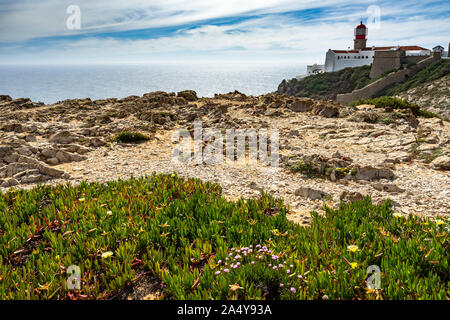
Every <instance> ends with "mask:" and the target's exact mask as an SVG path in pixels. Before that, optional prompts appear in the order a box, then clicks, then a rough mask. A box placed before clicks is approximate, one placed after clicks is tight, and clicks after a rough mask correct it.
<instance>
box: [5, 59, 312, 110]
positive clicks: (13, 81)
mask: <svg viewBox="0 0 450 320" xmlns="http://www.w3.org/2000/svg"><path fill="white" fill-rule="evenodd" d="M305 71H306V66H304V65H300V64H299V65H295V64H279V63H278V64H275V63H273V64H269V63H263V64H257V63H206V64H200V63H195V64H140V65H137V64H134V65H132V64H129V65H23V66H19V65H0V95H1V94H6V95H9V96H11V97H12V98H14V99H15V98H31V99H32V100H33V101H36V102H38V101H41V102H44V103H46V104H51V103H55V102H57V101H62V100H65V99H75V98H91V99H93V100H94V99H104V98H124V97H127V96H130V95H138V96H140V95H142V94H144V93H147V92H152V91H159V90H161V91H167V92H178V91H182V90H195V91H196V92H197V95H198V96H199V97H212V96H214V94H215V93H228V92H231V91H234V90H238V91H240V92H242V93H245V94H247V95H260V94H264V93H269V92H273V91H276V90H277V87H278V84H279V83H280V82H281V81H282V80H283V79H291V78H294V77H296V76H298V75H302V74H304V73H305Z"/></svg>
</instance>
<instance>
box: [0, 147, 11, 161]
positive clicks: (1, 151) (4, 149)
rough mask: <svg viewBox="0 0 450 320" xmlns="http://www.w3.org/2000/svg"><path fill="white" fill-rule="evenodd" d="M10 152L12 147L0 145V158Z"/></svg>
mask: <svg viewBox="0 0 450 320" xmlns="http://www.w3.org/2000/svg"><path fill="white" fill-rule="evenodd" d="M11 153H12V148H11V147H10V146H7V145H0V159H4V158H5V157H6V156H9V155H10V154H11Z"/></svg>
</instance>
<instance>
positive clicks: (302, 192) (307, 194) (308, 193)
mask: <svg viewBox="0 0 450 320" xmlns="http://www.w3.org/2000/svg"><path fill="white" fill-rule="evenodd" d="M295 195H296V196H301V197H304V198H308V199H311V200H319V199H322V197H323V196H324V195H325V193H324V192H322V191H320V190H315V189H312V188H309V187H300V188H298V189H297V190H295Z"/></svg>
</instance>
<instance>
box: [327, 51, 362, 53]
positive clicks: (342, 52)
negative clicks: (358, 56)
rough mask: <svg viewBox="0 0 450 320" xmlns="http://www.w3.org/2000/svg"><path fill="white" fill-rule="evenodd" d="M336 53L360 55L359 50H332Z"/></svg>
mask: <svg viewBox="0 0 450 320" xmlns="http://www.w3.org/2000/svg"><path fill="white" fill-rule="evenodd" d="M332 51H333V52H334V53H358V52H359V51H358V50H332Z"/></svg>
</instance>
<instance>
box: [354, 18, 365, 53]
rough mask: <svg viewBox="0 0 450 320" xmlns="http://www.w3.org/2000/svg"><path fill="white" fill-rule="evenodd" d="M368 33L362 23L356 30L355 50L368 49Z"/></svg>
mask: <svg viewBox="0 0 450 320" xmlns="http://www.w3.org/2000/svg"><path fill="white" fill-rule="evenodd" d="M367 31H368V29H367V27H366V26H365V25H364V24H363V23H362V21H361V24H360V25H359V26H357V27H356V28H355V40H354V41H355V45H354V50H362V49H365V48H366V44H367V38H366V37H367Z"/></svg>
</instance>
